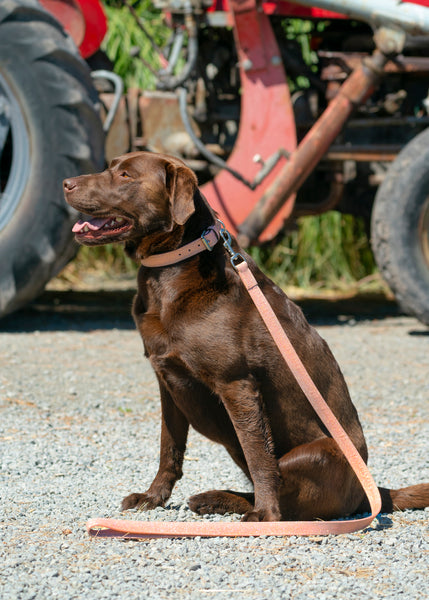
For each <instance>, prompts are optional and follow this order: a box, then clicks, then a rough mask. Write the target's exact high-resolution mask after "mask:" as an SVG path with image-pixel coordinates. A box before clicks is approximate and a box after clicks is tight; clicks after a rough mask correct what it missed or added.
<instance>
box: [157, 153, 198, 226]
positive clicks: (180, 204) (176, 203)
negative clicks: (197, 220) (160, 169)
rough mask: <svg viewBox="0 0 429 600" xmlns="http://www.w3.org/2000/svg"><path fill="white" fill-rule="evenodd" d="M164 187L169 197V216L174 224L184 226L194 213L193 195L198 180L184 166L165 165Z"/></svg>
mask: <svg viewBox="0 0 429 600" xmlns="http://www.w3.org/2000/svg"><path fill="white" fill-rule="evenodd" d="M165 170H166V187H167V191H168V194H169V196H170V210H171V216H172V218H173V220H174V221H175V223H177V224H178V225H184V224H185V223H186V221H187V220H188V219H189V217H190V216H191V215H192V214H193V213H194V212H195V204H194V193H195V190H196V189H197V185H198V180H197V177H196V175H195V173H194V172H193V171H191V169H188V167H185V166H183V167H182V166H176V165H174V164H173V163H167V166H166V169H165Z"/></svg>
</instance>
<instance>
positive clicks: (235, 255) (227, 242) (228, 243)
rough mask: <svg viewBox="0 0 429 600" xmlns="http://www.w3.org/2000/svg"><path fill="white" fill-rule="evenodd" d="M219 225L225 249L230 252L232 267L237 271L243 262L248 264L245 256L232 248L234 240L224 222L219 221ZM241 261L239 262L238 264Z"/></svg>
mask: <svg viewBox="0 0 429 600" xmlns="http://www.w3.org/2000/svg"><path fill="white" fill-rule="evenodd" d="M218 221H219V223H220V232H219V233H220V236H221V238H222V240H223V247H224V248H225V250H226V251H227V252H228V254H229V256H230V259H229V260H230V261H231V264H232V266H233V267H234V269H235V270H237V266H238V265H239V264H240V263H241V262H246V260H245V258H244V256H243V255H242V254H240V252H235V250H234V249H233V247H232V238H231V234H230V233H229V231H228V230H227V228H226V227H225V225H224V224H223V223H222V221H221V220H220V219H218ZM236 261H239V262H236Z"/></svg>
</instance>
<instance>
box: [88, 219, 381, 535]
mask: <svg viewBox="0 0 429 600" xmlns="http://www.w3.org/2000/svg"><path fill="white" fill-rule="evenodd" d="M219 223H220V227H219V226H217V227H214V228H211V229H212V230H215V231H216V234H217V235H219V234H220V236H221V237H222V239H223V245H224V247H225V249H226V250H227V252H228V253H229V255H230V260H231V264H232V266H233V267H234V269H235V270H236V271H237V273H238V275H239V276H240V279H241V281H242V282H243V284H244V286H245V287H246V289H247V291H248V293H249V295H250V297H251V298H252V300H253V302H254V304H255V306H256V308H257V309H258V311H259V313H260V315H261V317H262V319H263V321H264V323H265V325H266V327H267V329H268V331H269V332H270V334H271V336H272V338H273V340H274V342H275V344H276V345H277V346H278V348H279V351H280V353H281V354H282V356H283V358H284V360H285V362H286V364H287V366H288V367H289V369H290V370H291V372H292V374H293V375H294V377H295V379H296V381H297V382H298V384H299V386H300V387H301V389H302V391H303V392H304V394H305V395H306V397H307V399H308V401H309V402H310V404H311V406H312V407H313V409H314V410H315V412H316V413H317V415H318V416H319V418H320V420H321V421H322V423H323V424H324V425H325V427H326V428H327V430H328V431H329V433H330V434H331V435H332V437H333V439H334V440H335V441H336V442H337V444H338V446H339V447H340V449H341V451H342V452H343V454H344V456H345V457H346V459H347V461H348V462H349V464H350V466H351V467H352V469H353V471H354V472H355V474H356V476H357V478H358V479H359V481H360V483H361V485H362V487H363V489H364V491H365V494H366V495H367V498H368V500H369V504H370V507H371V515H369V516H367V517H363V518H359V519H348V520H344V521H269V522H242V521H240V522H236V521H235V522H218V521H216V522H213V521H209V522H200V521H186V522H183V521H173V522H165V521H164V522H162V521H133V520H125V519H91V520H89V521H88V522H87V524H86V527H87V531H88V534H89V535H90V536H92V537H100V538H101V537H122V538H126V539H130V538H131V539H141V538H143V539H148V538H164V537H168V538H179V537H196V536H200V537H248V536H263V535H265V536H266V535H270V536H285V535H328V534H340V533H352V532H354V531H358V530H360V529H363V528H365V527H368V526H369V525H370V524H371V522H372V521H373V519H374V518H375V517H376V516H377V515H378V513H379V512H380V510H381V497H380V493H379V491H378V488H377V486H376V484H375V482H374V480H373V478H372V476H371V474H370V472H369V469H368V467H367V465H366V464H365V461H364V460H363V459H362V457H361V456H360V454H359V452H358V451H357V450H356V448H355V446H354V445H353V443H352V441H351V440H350V438H349V436H348V435H347V433H346V432H345V431H344V429H343V427H342V426H341V425H340V423H339V422H338V420H337V418H336V417H335V415H334V414H333V413H332V411H331V409H330V408H329V406H328V405H327V404H326V402H325V400H324V399H323V398H322V396H321V394H320V392H319V390H318V389H317V387H316V386H315V384H314V382H313V381H312V379H311V377H310V375H309V374H308V372H307V370H306V369H305V367H304V365H303V363H302V361H301V359H300V358H299V356H298V354H297V353H296V351H295V349H294V347H293V346H292V344H291V342H290V340H289V338H288V336H287V335H286V332H285V331H284V329H283V327H282V326H281V324H280V322H279V320H278V319H277V317H276V315H275V313H274V311H273V309H272V308H271V305H270V304H269V302H268V301H267V299H266V298H265V296H264V294H263V293H262V291H261V289H260V288H259V286H258V283H257V281H256V279H255V277H254V275H253V274H252V272H251V271H250V269H249V265H248V264H247V262H246V260H245V259H244V257H243V256H242V255H241V254H240V253H236V252H235V251H234V250H233V248H232V239H231V236H230V234H229V232H228V231H227V230H226V229H225V226H224V225H223V223H222V222H221V221H219ZM206 235H207V234H206V232H205V233H204V234H203V236H206ZM203 236H202V237H203ZM196 241H198V240H196ZM191 243H192V242H191ZM215 243H216V242H215ZM213 245H214V244H212V243H210V244H209V245H206V244H205V243H203V244H202V246H203V247H202V248H201V250H199V251H200V252H201V251H203V250H205V249H207V250H211V249H212V246H213ZM179 252H180V254H181V257H178V254H179ZM174 253H176V258H177V260H174V262H179V261H180V260H184V258H183V250H182V251H181V250H180V249H179V251H173V252H168V253H166V254H168V260H169V261H170V260H171V259H172V258H174V257H173V256H172V254H174ZM157 256H158V258H157V261H156V262H157V264H156V266H161V264H160V263H161V260H162V259H161V257H162V255H157ZM186 257H188V256H186ZM145 260H147V259H145ZM142 262H143V261H142ZM168 264H173V263H172V262H168ZM147 266H149V265H147Z"/></svg>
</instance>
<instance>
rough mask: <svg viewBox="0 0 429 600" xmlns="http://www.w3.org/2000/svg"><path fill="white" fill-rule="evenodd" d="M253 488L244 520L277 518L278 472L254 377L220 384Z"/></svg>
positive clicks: (273, 519) (279, 477) (272, 444)
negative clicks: (253, 493)
mask: <svg viewBox="0 0 429 600" xmlns="http://www.w3.org/2000/svg"><path fill="white" fill-rule="evenodd" d="M219 395H220V397H221V398H222V401H223V403H224V405H225V408H226V410H227V411H228V414H229V416H230V418H231V421H232V423H233V425H234V428H235V431H236V433H237V437H238V439H239V442H240V445H241V447H242V450H243V453H244V456H245V459H246V462H247V466H248V469H249V472H250V476H251V478H252V482H253V485H254V490H255V506H254V508H253V510H252V511H249V512H247V513H246V514H245V515H244V516H243V521H279V520H280V518H281V515H280V508H279V492H280V484H281V476H280V471H279V468H278V462H277V459H276V457H275V454H274V443H273V439H272V433H271V427H270V424H269V421H268V418H267V415H266V413H265V410H264V404H263V399H262V395H261V393H260V391H259V389H258V386H257V383H256V381H255V380H254V379H253V377H251V376H250V377H249V378H248V379H242V380H238V381H234V382H229V383H223V384H221V385H220V386H219Z"/></svg>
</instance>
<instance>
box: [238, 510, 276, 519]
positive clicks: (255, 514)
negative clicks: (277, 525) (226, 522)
mask: <svg viewBox="0 0 429 600" xmlns="http://www.w3.org/2000/svg"><path fill="white" fill-rule="evenodd" d="M241 520H242V521H280V520H281V515H280V511H273V510H249V511H247V512H246V513H245V514H244V515H243V517H242V519H241Z"/></svg>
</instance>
